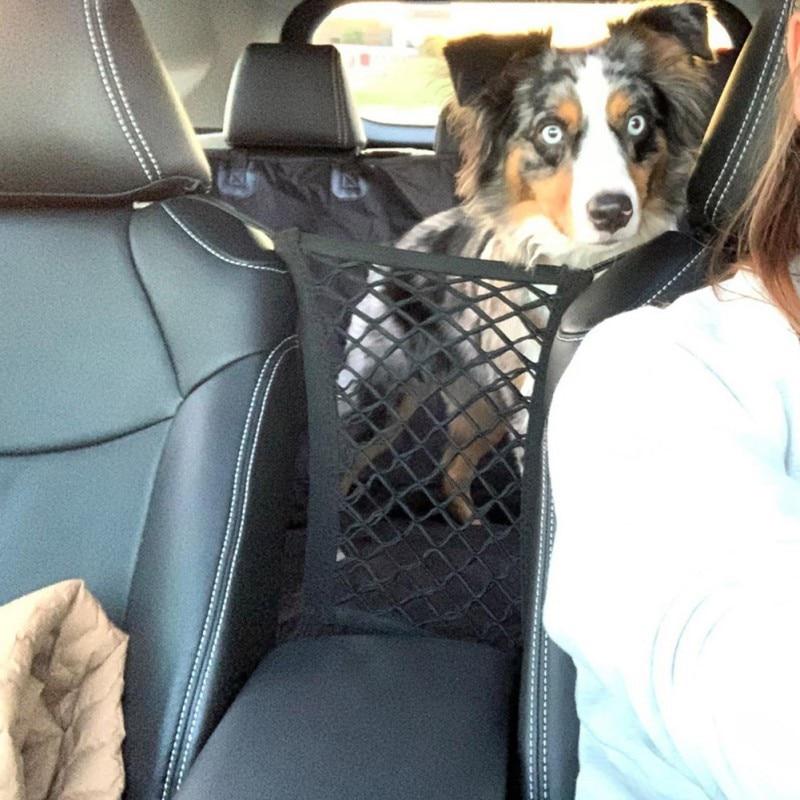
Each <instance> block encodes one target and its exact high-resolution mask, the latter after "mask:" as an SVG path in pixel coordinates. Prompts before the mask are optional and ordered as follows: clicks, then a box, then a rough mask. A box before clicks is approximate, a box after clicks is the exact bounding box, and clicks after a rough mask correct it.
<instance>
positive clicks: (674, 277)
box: [519, 0, 792, 800]
mask: <svg viewBox="0 0 800 800" xmlns="http://www.w3.org/2000/svg"><path fill="white" fill-rule="evenodd" d="M791 10H792V0H765V2H763V3H762V4H759V5H758V6H756V7H755V8H753V13H752V15H751V17H750V22H751V24H752V29H751V31H750V34H749V36H748V37H747V41H746V42H745V45H744V47H743V48H742V51H741V53H740V55H739V57H738V59H737V61H736V65H735V67H734V69H733V71H732V73H731V77H730V79H729V81H728V83H727V86H726V87H725V90H724V91H723V93H722V96H721V98H720V101H719V103H718V105H717V109H716V112H715V114H714V117H713V119H712V121H711V124H710V125H709V128H708V131H707V133H706V137H705V141H704V143H703V146H702V149H701V153H700V157H699V160H698V163H697V167H696V169H695V172H694V174H693V176H692V180H691V182H690V185H689V191H688V200H689V203H688V220H687V222H686V230H685V231H683V232H680V233H679V232H668V233H665V234H663V235H662V236H660V237H658V238H657V239H655V240H653V241H652V242H649V243H648V244H646V245H644V246H643V247H641V248H638V249H637V250H635V251H633V252H631V253H630V254H627V255H626V256H623V257H621V258H620V259H619V260H618V261H616V262H615V263H614V264H613V266H612V267H611V268H609V269H608V270H607V271H606V272H605V273H603V275H601V276H600V277H599V278H598V279H596V280H595V281H594V283H593V284H592V285H591V286H590V287H589V289H587V291H586V292H584V293H583V294H582V295H581V296H580V297H579V298H578V299H577V300H576V301H575V302H574V303H573V304H572V305H571V307H570V308H569V309H568V310H567V312H566V313H565V314H564V316H563V317H562V319H561V323H560V329H559V332H558V334H557V335H556V338H555V341H554V343H553V348H552V350H551V358H550V363H549V365H548V372H547V402H548V405H549V401H550V399H551V398H552V395H553V392H554V390H555V387H556V385H557V383H558V381H559V380H560V378H561V376H562V375H563V373H564V371H565V370H566V368H567V367H568V366H569V363H570V361H571V359H572V357H573V355H574V354H575V352H576V351H577V349H578V347H579V346H580V344H581V342H582V341H583V339H584V338H585V337H586V335H587V334H588V332H589V331H590V330H591V329H592V328H594V326H595V325H597V324H599V323H600V322H602V321H603V320H604V319H607V318H609V317H611V316H614V315H616V314H620V313H623V312H625V311H629V310H631V309H634V308H637V307H639V306H643V305H665V304H669V303H671V302H673V301H674V300H676V299H677V298H678V297H680V296H681V295H682V294H684V293H686V292H689V291H692V290H694V289H697V288H699V287H701V286H703V285H705V284H706V283H707V270H708V265H709V256H710V254H711V251H712V248H713V246H714V240H713V234H714V233H715V232H716V231H717V230H718V229H720V228H722V227H724V224H725V221H726V220H727V219H728V218H729V217H730V215H731V214H732V213H733V212H734V211H735V210H736V209H737V208H739V207H740V206H741V204H742V202H743V201H744V198H745V196H746V194H747V192H748V190H749V188H750V187H751V186H752V185H753V183H754V180H755V177H756V175H757V174H758V171H759V169H760V167H761V165H762V164H763V159H764V156H765V154H766V152H768V148H769V144H770V141H771V138H772V131H773V125H774V116H773V114H774V110H775V92H776V90H777V89H778V88H779V86H780V85H781V79H782V77H783V75H784V74H785V73H784V68H785V53H784V48H783V40H784V34H785V27H786V21H787V19H788V17H789V14H790V13H791ZM657 423H658V420H654V421H653V424H654V425H656V424H657ZM598 424H602V421H601V420H598ZM544 446H545V447H546V441H545V443H544ZM536 520H537V526H538V529H537V533H536V541H537V542H538V552H537V553H536V571H535V580H534V584H533V585H534V592H533V594H532V595H531V596H530V597H529V602H530V604H531V607H532V614H531V621H532V624H531V627H530V630H529V635H528V639H527V641H526V651H525V663H524V669H523V678H522V685H521V688H520V713H519V746H520V761H521V764H522V772H523V785H524V796H525V797H526V798H527V797H529V798H542V799H543V800H544V799H547V800H571V798H572V797H574V794H575V781H576V778H577V773H578V727H579V726H578V718H577V715H576V711H575V699H574V697H575V668H574V666H573V664H572V661H571V660H570V658H569V657H568V656H567V655H566V654H565V653H564V652H563V651H562V650H561V649H560V648H559V647H558V646H557V645H556V644H555V642H553V641H552V640H551V639H550V638H549V637H548V636H547V633H546V631H545V629H544V626H543V624H542V609H543V604H544V597H545V591H546V586H547V575H548V569H549V564H550V553H551V551H552V547H553V542H554V538H555V537H556V536H557V535H558V533H557V519H556V515H555V509H554V508H553V503H552V498H551V496H550V487H549V484H548V480H547V475H546V473H545V474H544V475H543V479H542V482H541V486H540V491H539V508H538V513H537V515H536Z"/></svg>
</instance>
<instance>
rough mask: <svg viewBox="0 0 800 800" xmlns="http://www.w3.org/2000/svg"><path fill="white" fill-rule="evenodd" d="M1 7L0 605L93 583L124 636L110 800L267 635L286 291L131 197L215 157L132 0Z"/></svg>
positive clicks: (223, 234)
mask: <svg viewBox="0 0 800 800" xmlns="http://www.w3.org/2000/svg"><path fill="white" fill-rule="evenodd" d="M4 12H5V13H4V15H3V20H4V24H3V26H2V31H0V42H2V43H3V46H4V48H5V50H4V55H5V56H6V58H7V60H8V61H9V63H13V64H14V69H9V70H6V71H5V72H4V73H3V75H2V77H1V78H0V97H2V98H3V99H5V101H6V103H5V105H6V110H7V113H6V114H5V115H4V117H3V121H2V122H0V141H2V143H3V145H4V147H3V163H2V165H0V186H2V187H3V191H4V192H5V195H4V197H3V200H4V202H3V207H2V208H0V237H2V241H3V247H2V250H1V251H0V285H2V291H0V341H2V343H3V344H2V346H1V347H0V350H2V357H1V358H0V361H2V372H3V391H2V392H0V551H1V552H2V553H3V558H0V603H4V602H6V601H8V600H10V599H12V598H14V597H17V596H19V595H21V594H24V593H26V592H29V591H32V590H34V589H36V588H39V587H41V586H43V585H45V584H49V583H53V582H55V581H59V580H62V579H65V578H84V579H85V580H86V582H87V584H88V586H89V588H90V589H91V590H92V592H93V593H94V594H95V595H96V596H97V597H98V599H99V600H100V602H101V603H102V605H103V606H104V608H105V609H106V611H107V612H108V614H109V616H110V617H111V619H112V620H113V622H114V623H115V624H117V625H118V626H120V627H121V628H123V629H124V630H125V631H127V632H128V633H129V635H130V644H129V649H128V660H127V666H126V677H125V681H126V686H125V700H124V706H125V707H124V711H125V725H126V731H127V736H126V739H125V743H124V758H125V767H126V777H127V791H126V796H127V797H128V798H129V800H140V798H141V799H142V800H144V799H146V800H155V799H156V798H161V799H162V800H163V799H165V798H169V797H171V796H172V794H173V793H174V791H175V789H176V787H177V786H178V785H179V783H180V781H181V779H182V777H183V775H184V773H185V771H186V767H187V765H188V764H189V763H191V761H192V759H193V757H194V754H195V753H196V752H197V750H198V749H199V747H200V746H201V745H202V744H203V742H204V740H205V738H206V737H207V736H208V733H209V732H210V730H211V729H212V727H213V726H214V724H215V722H216V721H217V720H218V719H219V718H220V717H221V715H222V713H223V712H224V710H225V708H226V707H227V705H228V703H229V702H230V700H231V699H232V698H233V696H234V694H235V693H236V691H237V689H238V688H239V687H240V686H241V685H242V684H243V683H244V681H245V680H246V678H247V677H248V675H249V674H250V673H251V672H252V670H253V668H254V667H255V666H256V664H257V663H258V661H259V660H260V659H261V657H262V656H263V655H264V653H265V652H266V651H267V650H268V649H269V648H270V647H271V646H272V644H273V643H274V641H275V635H276V630H277V616H278V611H277V602H278V598H279V589H280V570H279V567H278V565H279V563H280V558H281V553H282V544H283V532H284V527H285V521H286V519H287V516H288V512H289V508H288V503H289V495H290V489H291V478H292V469H291V468H292V466H293V462H294V450H295V446H296V445H295V440H296V438H297V435H298V430H299V429H300V427H301V418H302V416H303V400H302V392H301V383H300V378H299V364H298V355H297V344H296V338H295V336H294V329H295V315H294V293H293V290H292V287H291V282H290V280H289V277H288V275H287V274H286V270H285V268H284V266H283V264H282V263H281V262H280V260H279V259H278V258H277V257H276V256H275V254H274V253H273V252H272V251H271V249H270V243H269V241H268V240H267V239H266V237H265V236H264V235H263V233H262V232H260V231H258V230H256V229H254V228H250V227H248V226H247V225H245V224H244V223H242V222H241V221H240V220H239V219H237V218H236V217H235V216H234V215H233V214H232V213H229V212H228V211H226V210H224V209H222V208H220V207H218V206H217V205H215V204H213V203H212V202H210V201H208V200H205V199H202V198H193V197H174V198H172V199H170V200H169V201H164V202H160V203H150V204H145V205H137V206H136V207H134V204H133V203H132V202H130V201H131V199H132V198H133V197H138V198H153V197H161V196H163V195H165V194H167V193H171V194H174V195H180V194H183V193H184V192H186V191H188V190H190V189H192V188H196V187H198V186H200V185H202V184H204V183H205V181H206V179H207V177H208V165H207V163H206V162H205V158H204V157H203V155H202V153H201V152H200V150H199V147H198V145H197V144H196V142H195V140H194V134H193V132H192V131H191V128H190V127H189V126H188V123H187V122H186V118H185V114H184V113H183V111H182V110H180V106H179V104H178V102H177V100H175V95H174V91H173V90H172V89H171V88H169V84H168V82H167V81H165V80H163V75H162V71H161V67H160V65H159V64H158V62H157V61H156V60H155V59H154V57H153V54H152V51H151V50H150V49H149V46H148V45H147V44H146V41H145V40H144V38H143V34H142V29H141V26H140V23H139V20H138V18H137V17H136V15H135V12H134V11H133V9H132V7H131V6H130V4H129V3H127V2H124V1H123V0H83V1H82V2H78V0H61V2H55V1H53V2H47V3H33V4H31V3H25V4H23V3H20V2H16V0H12V2H10V3H9V4H6V6H5V7H4ZM92 42H94V43H95V45H96V46H97V50H96V51H95V49H94V48H93V47H92ZM101 72H102V75H101ZM103 76H105V80H103ZM112 100H113V103H112ZM11 109H14V113H12V112H11ZM126 132H127V133H126ZM137 153H138V156H137ZM145 168H146V169H145ZM45 199H46V201H47V202H46V203H45V202H43V201H44V200H45ZM124 201H126V202H124ZM101 202H105V203H106V204H108V203H114V204H117V205H118V206H119V207H102V208H101V207H91V208H90V207H87V206H98V205H99V204H100V203H101ZM42 206H46V207H42ZM256 476H257V478H256Z"/></svg>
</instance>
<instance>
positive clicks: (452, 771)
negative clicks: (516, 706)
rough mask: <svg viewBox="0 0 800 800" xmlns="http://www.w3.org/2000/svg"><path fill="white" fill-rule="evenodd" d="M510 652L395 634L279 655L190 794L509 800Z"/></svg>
mask: <svg viewBox="0 0 800 800" xmlns="http://www.w3.org/2000/svg"><path fill="white" fill-rule="evenodd" d="M514 678H515V664H514V661H513V659H511V658H510V657H509V656H506V655H504V654H502V653H500V652H499V651H496V650H494V649H492V648H489V647H487V646H484V645H474V644H468V643H464V642H455V641H447V640H435V639H419V638H399V637H390V636H380V637H378V636H349V637H329V638H323V639H315V640H300V641H295V642H291V643H289V644H285V645H282V646H281V647H280V648H278V649H277V650H276V651H275V652H273V653H272V654H271V655H270V656H269V657H268V658H267V659H266V660H265V661H264V663H263V664H262V665H261V666H260V667H259V668H258V670H257V671H256V673H255V674H254V675H253V677H252V678H251V679H250V681H249V682H248V684H247V686H246V687H245V688H244V690H243V691H242V693H241V694H240V695H239V697H238V698H237V699H236V702H235V703H234V704H233V706H232V707H231V709H230V710H229V712H228V713H227V714H226V716H225V717H224V719H223V721H222V722H221V723H220V725H219V727H218V728H217V729H216V730H215V731H214V733H213V734H212V736H211V738H210V739H209V741H208V744H207V745H206V747H205V749H204V750H203V751H202V752H201V754H200V756H199V757H198V760H197V763H196V765H195V767H194V768H193V769H192V771H191V773H190V774H189V777H188V779H187V781H186V783H185V786H184V789H183V790H182V791H181V793H180V795H179V796H180V798H181V800H194V799H195V798H196V799H197V800H200V798H203V800H205V798H211V797H235V798H237V800H250V799H251V798H252V800H255V798H259V800H260V798H266V797H268V798H270V800H289V798H293V799H294V798H296V799H297V800H301V799H302V800H318V799H319V800H321V799H322V798H325V800H374V798H381V800H394V799H395V798H396V800H401V799H402V800H408V799H409V798H426V800H453V798H458V799H459V800H471V799H474V800H493V798H497V800H501V798H506V796H507V794H506V791H507V771H508V769H509V764H508V750H509V738H508V737H509V733H510V725H511V716H512V713H511V699H512V697H511V696H512V685H513V683H514Z"/></svg>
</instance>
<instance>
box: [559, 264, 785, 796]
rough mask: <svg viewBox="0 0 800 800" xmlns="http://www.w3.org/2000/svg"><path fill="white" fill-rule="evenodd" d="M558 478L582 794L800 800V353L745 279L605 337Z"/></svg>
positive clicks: (573, 372) (569, 399)
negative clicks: (578, 717) (575, 670)
mask: <svg viewBox="0 0 800 800" xmlns="http://www.w3.org/2000/svg"><path fill="white" fill-rule="evenodd" d="M550 468H551V474H552V484H553V491H554V499H555V507H556V517H557V530H556V538H555V546H554V552H553V560H552V565H551V571H550V578H549V585H548V592H547V600H546V606H545V625H546V627H547V630H548V631H549V633H550V635H551V636H552V638H553V639H554V640H555V641H556V642H557V643H558V644H559V645H560V646H561V647H562V648H564V650H566V651H567V652H568V653H569V654H570V655H571V656H572V658H573V659H574V661H575V664H576V666H577V671H578V680H577V689H576V700H577V706H578V713H579V716H580V719H581V735H580V751H579V754H580V764H581V769H580V775H579V779H578V791H577V797H578V800H649V799H650V798H669V800H695V799H696V798H697V799H699V798H728V800H738V799H739V798H742V799H743V798H747V799H748V800H752V799H755V798H764V799H765V800H783V798H794V799H797V798H800V342H799V341H798V337H797V336H796V334H795V333H794V332H793V331H792V330H791V328H790V326H789V324H788V322H787V321H786V319H785V318H784V317H783V316H782V315H781V314H780V313H779V311H778V310H777V309H776V308H775V307H774V306H772V305H771V304H770V303H769V302H768V301H767V300H766V299H765V297H764V293H763V289H762V288H761V287H760V284H758V282H757V281H756V280H755V279H754V278H753V277H752V275H750V274H749V273H746V272H740V273H739V274H738V275H736V276H735V277H734V278H732V279H731V280H729V281H727V282H725V283H724V284H723V285H722V287H721V288H720V289H718V290H716V291H715V290H713V289H710V288H708V289H703V290H701V291H697V292H694V293H692V294H689V295H686V296H685V297H683V298H681V299H680V300H678V301H677V302H676V303H674V304H673V305H671V306H670V307H669V308H666V309H656V308H644V309H640V310H637V311H633V312H630V313H627V314H623V315H621V316H619V317H616V318H614V319H611V320H609V321H607V322H605V323H603V324H602V325H600V326H598V328H597V329H596V330H595V331H593V332H592V333H591V334H590V335H589V336H588V337H587V339H586V341H585V342H584V343H583V345H582V346H581V348H580V350H579V352H578V353H577V355H576V357H575V359H574V361H573V363H572V365H571V366H570V368H569V369H568V370H567V373H566V374H565V376H564V378H563V380H562V382H561V384H560V386H559V388H558V391H557V394H556V397H555V400H554V403H553V409H552V413H551V418H550Z"/></svg>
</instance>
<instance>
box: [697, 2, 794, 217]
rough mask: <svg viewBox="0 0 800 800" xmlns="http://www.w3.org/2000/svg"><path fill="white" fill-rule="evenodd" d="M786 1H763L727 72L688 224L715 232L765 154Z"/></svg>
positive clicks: (782, 68) (778, 80)
mask: <svg viewBox="0 0 800 800" xmlns="http://www.w3.org/2000/svg"><path fill="white" fill-rule="evenodd" d="M792 5H793V4H792V0H766V2H764V3H763V5H762V8H761V13H760V14H759V16H758V18H757V19H756V21H755V22H754V24H753V28H752V31H751V33H750V36H749V37H748V38H747V41H746V43H745V45H744V47H743V48H742V51H741V54H740V55H739V58H738V59H737V61H736V65H735V67H734V68H733V72H732V74H731V77H730V80H729V81H728V84H727V88H726V90H725V91H724V93H723V95H722V97H721V99H720V102H719V104H718V105H717V111H716V113H715V114H714V117H713V119H712V120H711V124H710V125H709V128H708V133H707V134H706V140H705V142H704V144H703V149H702V151H701V155H700V160H699V162H698V165H697V169H696V170H695V174H694V176H693V178H692V181H691V183H690V184H689V209H690V221H691V223H692V224H693V225H695V226H697V227H711V228H718V227H720V226H722V225H724V224H725V221H726V220H727V219H728V218H729V217H730V215H731V214H732V213H733V212H734V211H736V210H737V209H739V208H740V207H741V205H742V202H743V200H744V198H745V196H746V195H747V192H748V191H749V189H750V187H752V185H753V181H754V179H755V177H756V175H757V174H758V172H759V171H760V169H761V166H762V165H763V163H764V159H765V157H766V154H767V152H768V150H769V145H770V142H771V135H772V131H773V129H774V123H775V111H776V107H777V106H776V103H775V100H776V92H777V90H778V89H780V87H781V85H782V83H783V79H784V76H785V75H786V53H785V46H784V39H785V36H784V33H785V29H786V21H787V19H788V16H789V14H791V11H792Z"/></svg>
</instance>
